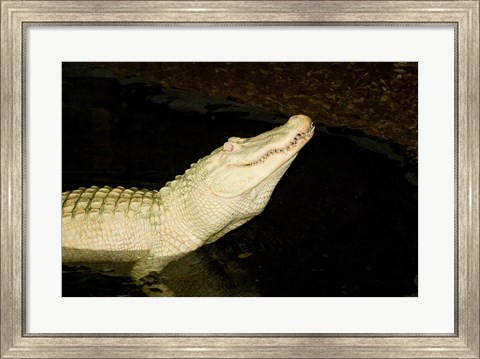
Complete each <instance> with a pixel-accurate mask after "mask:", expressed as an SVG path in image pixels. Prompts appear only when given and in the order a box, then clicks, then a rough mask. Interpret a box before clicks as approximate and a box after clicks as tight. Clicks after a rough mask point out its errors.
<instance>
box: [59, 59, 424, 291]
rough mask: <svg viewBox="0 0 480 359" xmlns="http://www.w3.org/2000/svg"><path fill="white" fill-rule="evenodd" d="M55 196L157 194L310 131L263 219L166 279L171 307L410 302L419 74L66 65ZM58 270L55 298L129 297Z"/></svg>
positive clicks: (353, 67)
mask: <svg viewBox="0 0 480 359" xmlns="http://www.w3.org/2000/svg"><path fill="white" fill-rule="evenodd" d="M62 105H63V109H62V111H63V127H62V140H63V149H62V173H63V176H62V183H63V190H68V189H75V188H77V187H80V186H91V185H110V186H118V185H122V186H125V187H131V186H135V187H139V188H148V189H160V188H161V187H163V185H164V184H165V182H166V181H168V180H172V179H173V178H174V177H175V175H178V174H182V173H183V172H184V171H185V169H187V168H188V167H189V165H190V163H192V162H196V161H197V160H198V159H199V158H200V157H202V156H205V155H206V154H208V153H210V152H211V151H212V150H213V149H215V148H216V147H218V146H221V145H222V144H223V143H224V142H225V141H226V140H227V139H228V137H230V136H239V137H250V136H255V135H257V134H259V133H261V132H264V131H266V130H269V129H271V128H273V127H275V126H277V125H278V124H280V123H283V122H284V121H285V120H286V119H287V118H288V117H289V116H291V115H294V114H297V113H305V114H307V115H309V116H311V117H312V119H313V120H314V122H315V123H316V125H317V130H316V133H315V136H314V137H313V139H312V140H311V141H310V142H309V143H308V144H307V145H306V146H305V147H304V149H302V151H301V152H300V154H299V156H298V157H297V159H296V160H295V161H294V163H293V165H292V166H291V168H290V169H289V170H288V171H287V173H286V174H285V175H284V178H282V180H281V181H280V183H279V185H278V186H277V188H276V189H275V191H274V193H273V196H272V198H271V200H270V203H269V204H268V206H267V208H266V209H265V211H264V213H262V214H261V215H260V216H258V217H256V218H254V219H253V220H251V221H250V222H248V223H247V224H245V225H243V226H241V227H240V228H238V229H236V230H235V231H232V232H230V233H229V234H227V235H226V236H224V237H222V238H221V239H220V240H218V241H217V242H215V243H213V244H211V245H208V246H204V247H202V248H201V249H200V250H198V251H196V252H193V253H192V254H190V255H188V256H187V257H185V258H183V259H181V260H179V261H177V262H175V263H172V264H171V265H169V266H168V267H167V268H166V269H165V270H164V271H163V272H162V274H161V278H160V280H161V281H163V282H164V283H165V284H166V285H168V287H170V288H171V289H172V290H173V291H174V292H175V293H176V294H177V295H179V296H182V295H183V296H416V295H417V283H416V278H417V270H418V263H417V261H418V255H417V226H418V219H417V210H418V205H417V183H416V179H417V163H416V158H417V137H416V131H417V64H416V63H233V64H226V63H197V64H195V63H160V64H155V63H64V64H63V101H62ZM108 274H109V273H98V272H92V271H89V270H88V269H87V268H85V267H84V266H71V265H70V266H64V268H63V296H136V295H143V293H142V292H141V291H140V290H139V289H138V288H137V287H135V286H134V285H133V284H132V283H131V281H130V279H129V278H126V277H111V276H108Z"/></svg>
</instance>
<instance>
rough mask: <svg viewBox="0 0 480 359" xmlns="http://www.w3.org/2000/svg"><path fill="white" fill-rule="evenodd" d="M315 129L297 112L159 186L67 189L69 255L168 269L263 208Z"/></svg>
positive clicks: (136, 270) (139, 272)
mask: <svg viewBox="0 0 480 359" xmlns="http://www.w3.org/2000/svg"><path fill="white" fill-rule="evenodd" d="M313 133H314V126H313V124H312V121H311V119H310V118H309V117H307V116H304V115H297V116H293V117H291V118H290V119H289V120H288V122H287V123H285V124H284V125H282V126H279V127H277V128H274V129H273V130H270V131H267V132H265V133H262V134H260V135H258V136H256V137H252V138H238V137H231V138H229V139H228V142H226V143H225V144H224V145H223V147H220V148H217V149H216V150H214V151H213V152H212V153H211V154H210V155H208V156H206V157H203V158H201V159H200V160H199V161H198V162H197V163H194V164H192V165H191V167H190V169H187V170H186V172H185V173H184V174H183V175H181V176H177V177H176V178H175V180H174V181H171V182H167V184H166V185H165V187H163V188H162V189H160V190H159V191H155V190H154V191H148V190H139V189H137V188H130V189H125V188H123V187H117V188H111V187H102V188H99V187H96V186H95V187H90V188H83V187H82V188H79V189H77V190H74V191H67V192H63V193H62V259H63V262H64V263H72V262H135V264H134V266H133V268H132V270H131V276H132V278H133V279H135V280H139V279H140V278H142V277H144V276H146V275H147V274H149V273H150V272H159V271H161V270H162V269H163V268H164V267H165V266H166V265H167V264H168V263H170V262H172V261H174V260H176V259H178V258H180V257H182V256H184V255H186V254H187V253H189V252H191V251H194V250H195V249H197V248H199V247H201V246H202V245H204V244H207V243H212V242H214V241H216V240H217V239H218V238H220V237H221V236H223V235H224V234H225V233H227V232H229V231H231V230H233V229H235V228H237V227H238V226H240V225H242V224H244V223H245V222H247V221H248V220H250V219H251V218H253V217H254V216H256V215H258V214H259V213H261V212H262V211H263V209H264V208H265V206H266V205H267V202H268V200H269V199H270V196H271V194H272V192H273V190H274V188H275V186H276V185H277V183H278V181H279V180H280V178H281V177H282V176H283V174H284V173H285V171H286V170H287V169H288V167H289V166H290V164H291V163H292V161H293V160H294V159H295V157H296V156H297V154H298V151H300V149H301V148H302V147H303V146H304V145H305V144H306V143H307V142H308V141H309V140H310V138H312V136H313Z"/></svg>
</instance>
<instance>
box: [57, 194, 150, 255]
mask: <svg viewBox="0 0 480 359" xmlns="http://www.w3.org/2000/svg"><path fill="white" fill-rule="evenodd" d="M157 195H158V191H148V190H139V189H138V188H135V187H134V188H129V189H126V188H124V187H117V188H112V187H107V186H106V187H97V186H93V187H90V188H84V187H82V188H79V189H76V190H74V191H67V192H63V193H62V247H63V253H62V257H63V260H64V261H66V262H75V261H80V260H83V259H84V258H80V257H88V259H98V260H105V259H115V260H132V259H135V258H137V257H139V256H141V255H142V254H143V253H144V252H146V251H148V250H150V248H151V247H152V243H153V241H154V239H155V238H156V237H157V236H158V232H157V231H156V229H157V228H158V226H159V223H157V222H158V220H157V218H159V216H156V215H155V213H158V208H159V202H158V196H157ZM92 251H94V252H97V253H98V256H96V255H95V253H92ZM87 252H88V253H87ZM82 253H85V256H84V255H81V254H82ZM79 255H81V256H80V257H79ZM97 257H98V258H97Z"/></svg>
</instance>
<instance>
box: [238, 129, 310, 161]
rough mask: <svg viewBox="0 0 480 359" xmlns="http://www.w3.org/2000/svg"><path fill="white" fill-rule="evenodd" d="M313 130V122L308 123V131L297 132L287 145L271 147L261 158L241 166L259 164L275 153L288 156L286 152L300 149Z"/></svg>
mask: <svg viewBox="0 0 480 359" xmlns="http://www.w3.org/2000/svg"><path fill="white" fill-rule="evenodd" d="M314 131H315V126H314V125H313V122H312V123H311V124H310V129H309V130H308V131H305V132H302V133H298V134H297V135H296V136H295V137H294V138H293V139H292V140H291V141H290V142H289V143H288V145H287V146H285V147H281V148H274V149H271V150H269V151H268V152H267V153H266V154H265V155H263V156H262V157H261V158H259V159H258V160H256V161H253V162H250V163H247V164H244V165H242V166H255V165H259V164H262V163H263V162H265V160H266V159H268V158H269V157H270V156H273V155H277V156H281V155H283V156H288V154H289V153H290V152H291V151H295V152H294V154H296V152H298V150H300V148H301V147H303V145H304V144H305V143H307V142H308V141H309V140H310V139H311V138H312V136H313V134H314Z"/></svg>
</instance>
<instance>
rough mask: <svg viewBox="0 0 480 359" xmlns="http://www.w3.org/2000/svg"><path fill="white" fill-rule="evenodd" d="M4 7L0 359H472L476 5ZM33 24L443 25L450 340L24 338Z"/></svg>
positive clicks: (109, 2) (478, 154) (478, 257)
mask: <svg viewBox="0 0 480 359" xmlns="http://www.w3.org/2000/svg"><path fill="white" fill-rule="evenodd" d="M0 3H1V79H0V80H1V98H0V101H1V102H0V104H1V122H0V126H1V127H0V130H1V132H0V134H1V138H0V146H1V154H0V160H1V168H0V170H1V187H0V190H1V196H0V200H1V203H0V205H1V207H0V210H1V222H0V231H1V232H0V235H1V262H0V265H1V273H0V274H1V277H0V279H1V282H0V290H1V295H0V304H1V309H0V315H1V327H0V330H1V333H0V340H1V353H0V357H1V358H37V357H42V358H120V357H121V358H211V357H221V358H313V357H315V358H406V357H408V358H480V327H479V322H480V310H479V306H480V286H479V283H480V274H479V273H480V272H479V264H480V251H479V234H480V232H479V223H480V222H479V219H480V218H479V204H480V201H479V199H480V197H479V196H480V192H479V162H480V151H479V150H480V148H479V140H480V136H479V135H480V127H479V124H480V123H479V114H480V112H479V105H480V101H479V96H480V86H479V84H480V83H479V69H480V64H479V35H480V33H479V6H480V2H479V0H471V1H435V0H434V1H383V0H378V1H350V0H345V1H342V0H340V1H315V0H314V1H308V0H300V1H255V0H253V1H155V0H154V1H142V0H139V1H113V0H99V1H80V0H73V1H63V0H58V1H51V0H50V1H49V0H47V1H36V0H32V1H8V0H0ZM30 24H42V25H45V26H48V25H57V26H58V25H60V26H63V25H64V26H68V25H69V24H83V25H95V24H100V25H101V24H109V25H112V24H114V25H118V26H128V25H131V24H137V25H138V24H149V25H151V24H169V25H170V26H171V25H182V26H188V25H193V24H197V25H198V24H206V25H213V26H215V25H216V24H222V25H232V26H233V25H236V24H251V25H260V24H264V25H265V24H266V25H268V24H281V25H285V26H296V25H310V26H315V25H317V26H319V25H326V24H328V25H332V26H342V25H350V26H352V25H362V26H379V25H386V24H387V25H389V26H392V28H393V29H394V28H395V26H400V25H402V26H405V25H409V24H412V25H428V26H432V25H433V26H437V25H442V24H445V25H451V26H454V27H455V35H456V36H455V46H456V65H455V66H456V69H455V75H456V79H455V82H456V88H455V94H456V97H455V101H456V123H455V125H456V145H455V150H456V154H455V161H456V163H455V165H456V166H455V169H456V171H455V174H456V181H455V185H456V189H455V190H456V204H455V205H456V208H455V215H456V245H455V252H456V253H455V265H456V268H455V288H454V290H455V332H454V333H453V334H429V333H424V334H411V335H409V334H395V333H380V334H321V333H316V334H222V333H212V334H194V335H191V334H155V335H147V334H135V333H127V334H81V335H79V334H68V333H65V334H31V333H27V332H26V330H25V302H26V301H25V297H26V289H25V288H26V287H25V276H24V273H25V266H26V265H27V264H26V263H25V260H24V250H25V248H24V247H25V244H24V243H25V238H24V237H25V222H26V221H27V220H28V219H26V218H25V200H24V199H25V171H26V167H25V121H24V115H25V111H24V108H25V96H26V94H25V88H24V76H25V71H26V69H25V66H24V65H25V63H24V61H25V31H24V30H25V28H26V27H27V26H29V25H30Z"/></svg>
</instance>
